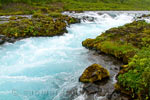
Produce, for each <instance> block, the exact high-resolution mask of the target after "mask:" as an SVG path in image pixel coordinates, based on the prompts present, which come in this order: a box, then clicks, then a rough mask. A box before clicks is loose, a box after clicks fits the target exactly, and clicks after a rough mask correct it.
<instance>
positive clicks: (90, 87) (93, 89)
mask: <svg viewBox="0 0 150 100" xmlns="http://www.w3.org/2000/svg"><path fill="white" fill-rule="evenodd" d="M83 90H84V91H85V92H87V94H94V93H97V92H101V91H102V89H101V88H100V87H99V86H98V85H95V84H92V83H89V84H85V85H84V87H83Z"/></svg>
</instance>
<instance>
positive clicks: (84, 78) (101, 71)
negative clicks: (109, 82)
mask: <svg viewBox="0 0 150 100" xmlns="http://www.w3.org/2000/svg"><path fill="white" fill-rule="evenodd" d="M105 78H109V72H108V71H107V70H106V69H105V68H103V67H102V66H101V65H98V64H93V65H91V66H89V67H88V68H86V69H85V71H84V72H83V74H82V75H81V77H80V78H79V81H80V82H83V83H93V82H96V81H101V80H102V79H105Z"/></svg>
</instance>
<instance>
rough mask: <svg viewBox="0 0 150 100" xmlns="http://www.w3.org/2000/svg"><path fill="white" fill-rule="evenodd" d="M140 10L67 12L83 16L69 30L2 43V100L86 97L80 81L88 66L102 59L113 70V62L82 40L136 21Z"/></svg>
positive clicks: (0, 78)
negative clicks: (82, 91) (48, 35)
mask: <svg viewBox="0 0 150 100" xmlns="http://www.w3.org/2000/svg"><path fill="white" fill-rule="evenodd" d="M137 13H141V12H135V13H132V12H84V13H69V12H65V13H64V14H68V15H70V16H75V17H78V18H82V22H81V23H78V24H73V25H71V26H69V27H68V28H67V30H68V33H65V34H64V35H62V36H55V37H39V38H28V39H23V40H20V41H17V42H15V43H14V44H11V43H5V44H4V45H1V46H0V100H85V99H86V94H81V93H80V90H81V89H82V88H81V87H82V84H81V83H79V82H78V78H79V76H80V75H81V74H82V72H83V71H84V69H85V68H86V67H87V66H89V65H91V64H93V63H100V64H102V65H104V67H106V68H107V69H108V70H109V69H110V65H112V63H111V61H108V62H107V61H105V59H104V58H105V57H103V56H98V55H94V54H93V52H91V51H89V50H87V49H85V48H84V47H82V41H83V40H85V39H86V38H95V37H96V36H97V35H100V34H101V33H102V32H104V31H105V30H107V29H109V28H111V27H117V26H121V25H124V24H125V23H129V22H132V21H133V19H134V17H135V16H136V15H139V14H137ZM142 13H143V12H142ZM85 16H89V17H88V18H87V17H85ZM114 66H115V65H114ZM113 81H114V77H112V82H113ZM95 100H101V97H97V99H95Z"/></svg>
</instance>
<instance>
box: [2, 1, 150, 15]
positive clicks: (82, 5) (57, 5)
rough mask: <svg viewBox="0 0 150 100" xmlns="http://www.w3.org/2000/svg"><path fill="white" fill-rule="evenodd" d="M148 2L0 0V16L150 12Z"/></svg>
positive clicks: (149, 2)
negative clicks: (46, 12)
mask: <svg viewBox="0 0 150 100" xmlns="http://www.w3.org/2000/svg"><path fill="white" fill-rule="evenodd" d="M149 5H150V1H149V0H0V15H10V14H33V13H34V12H37V11H38V12H39V11H41V9H42V7H44V8H46V9H47V10H48V11H50V12H51V11H55V12H61V11H96V10H150V6H149Z"/></svg>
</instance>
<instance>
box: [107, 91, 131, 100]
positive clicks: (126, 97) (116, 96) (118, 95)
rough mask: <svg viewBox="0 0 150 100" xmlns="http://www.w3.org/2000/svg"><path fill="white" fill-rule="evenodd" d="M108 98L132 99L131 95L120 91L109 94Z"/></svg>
mask: <svg viewBox="0 0 150 100" xmlns="http://www.w3.org/2000/svg"><path fill="white" fill-rule="evenodd" d="M107 99H108V100H130V97H128V96H127V95H125V94H122V93H120V92H119V91H114V92H112V94H108V95H107Z"/></svg>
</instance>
